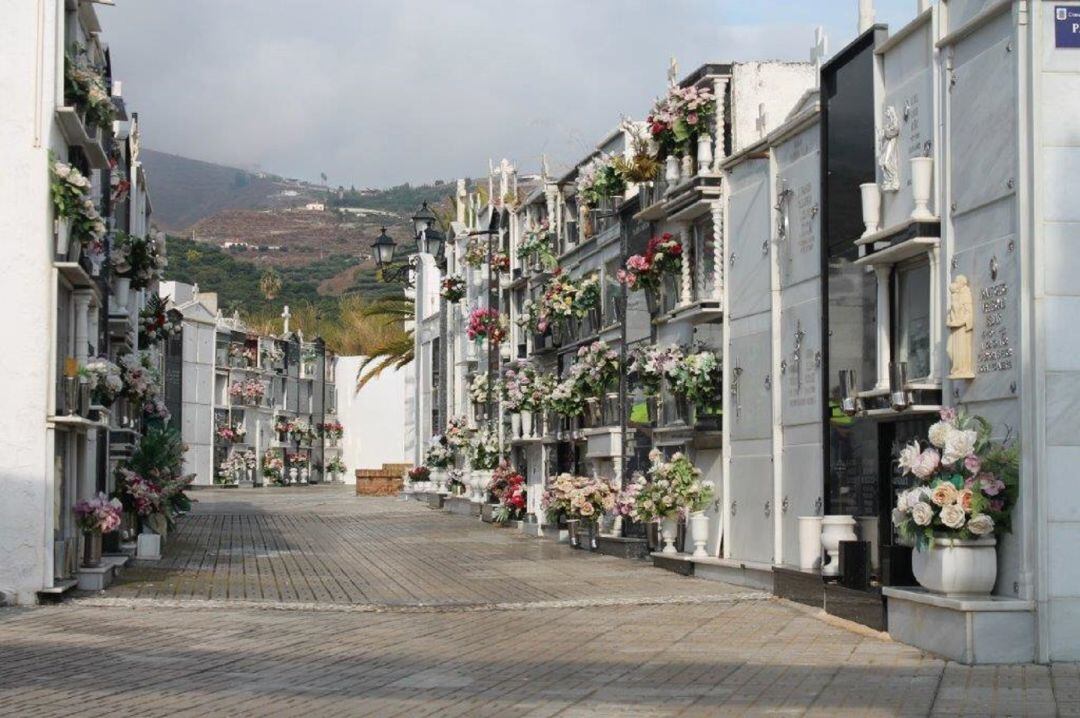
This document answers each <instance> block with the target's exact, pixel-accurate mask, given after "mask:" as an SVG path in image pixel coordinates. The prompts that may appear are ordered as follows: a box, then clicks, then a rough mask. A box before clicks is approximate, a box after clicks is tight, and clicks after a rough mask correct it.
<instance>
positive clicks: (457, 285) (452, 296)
mask: <svg viewBox="0 0 1080 718" xmlns="http://www.w3.org/2000/svg"><path fill="white" fill-rule="evenodd" d="M439 294H441V295H442V298H443V299H445V300H446V301H447V302H449V303H450V304H457V303H458V302H460V301H461V300H462V299H464V298H465V278H464V277H462V276H461V275H460V274H451V275H450V276H448V277H446V278H445V279H443V280H442V288H441V289H440V290H439Z"/></svg>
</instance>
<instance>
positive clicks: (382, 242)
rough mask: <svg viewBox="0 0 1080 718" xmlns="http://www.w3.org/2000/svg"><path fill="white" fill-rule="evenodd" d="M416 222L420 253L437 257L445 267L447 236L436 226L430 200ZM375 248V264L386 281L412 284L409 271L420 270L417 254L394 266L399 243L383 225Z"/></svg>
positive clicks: (414, 218)
mask: <svg viewBox="0 0 1080 718" xmlns="http://www.w3.org/2000/svg"><path fill="white" fill-rule="evenodd" d="M412 221H413V229H414V230H415V231H416V250H417V252H418V253H420V254H430V255H431V256H432V257H434V258H435V263H436V264H437V265H438V266H440V267H442V266H443V263H444V262H445V261H446V258H445V256H444V255H443V244H445V242H446V235H444V234H443V233H442V232H440V231H439V230H438V229H436V226H435V225H436V223H437V221H438V217H436V216H435V213H434V212H432V211H431V208H430V207H428V203H427V202H424V204H423V206H422V207H421V208H420V209H419V210H417V212H416V214H415V215H413V217H412ZM371 249H372V253H373V254H374V255H375V266H376V267H378V268H379V269H380V270H382V280H383V281H384V282H389V283H392V282H397V283H400V284H404V285H406V286H411V285H412V280H411V279H410V278H409V272H410V270H413V269H416V266H417V265H416V257H415V256H414V257H410V258H409V261H408V263H406V264H403V265H401V266H400V267H395V266H393V262H394V251H395V250H396V249H397V242H395V241H394V240H393V238H392V237H390V236H389V235H388V234H387V233H386V227H383V228H382V231H381V232H380V233H379V236H378V237H376V238H375V241H374V242H372V243H371Z"/></svg>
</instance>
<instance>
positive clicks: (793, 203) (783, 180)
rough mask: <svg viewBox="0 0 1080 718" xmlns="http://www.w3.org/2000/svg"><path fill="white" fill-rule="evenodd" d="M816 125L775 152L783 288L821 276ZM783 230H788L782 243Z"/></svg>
mask: <svg viewBox="0 0 1080 718" xmlns="http://www.w3.org/2000/svg"><path fill="white" fill-rule="evenodd" d="M819 147H820V128H819V127H818V126H817V125H814V126H813V127H810V128H809V129H807V130H805V131H804V132H801V133H799V134H798V135H796V136H795V137H793V138H791V139H790V140H789V141H787V142H785V143H783V144H781V145H779V146H778V147H777V148H776V161H777V171H778V175H777V186H776V194H777V197H776V202H775V204H776V207H777V210H776V211H777V214H778V215H780V216H779V217H778V220H777V224H778V227H777V232H776V234H777V237H778V239H779V241H778V242H777V247H778V251H779V255H780V256H779V259H778V261H779V264H780V285H781V287H788V286H790V285H793V284H797V283H798V282H802V281H805V280H807V279H810V278H814V277H818V276H820V275H821V254H820V247H821V242H820V239H819V238H820V236H821V229H820V228H821V151H820V149H819ZM781 227H784V228H786V231H784V232H783V237H782V239H781V238H780V235H781Z"/></svg>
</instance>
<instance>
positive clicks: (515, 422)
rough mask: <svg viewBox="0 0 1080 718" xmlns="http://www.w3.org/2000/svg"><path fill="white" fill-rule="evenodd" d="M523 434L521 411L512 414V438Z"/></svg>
mask: <svg viewBox="0 0 1080 718" xmlns="http://www.w3.org/2000/svg"><path fill="white" fill-rule="evenodd" d="M519 436H521V413H520V412H514V413H512V414H510V438H511V439H516V438H518V437H519Z"/></svg>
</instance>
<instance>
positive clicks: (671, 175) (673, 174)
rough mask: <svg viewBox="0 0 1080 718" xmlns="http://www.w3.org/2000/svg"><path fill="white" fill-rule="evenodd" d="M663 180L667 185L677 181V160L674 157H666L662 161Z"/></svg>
mask: <svg viewBox="0 0 1080 718" xmlns="http://www.w3.org/2000/svg"><path fill="white" fill-rule="evenodd" d="M664 179H665V180H666V181H667V183H668V184H674V183H675V182H678V181H679V158H678V157H676V156H675V155H668V156H667V157H666V158H665V159H664Z"/></svg>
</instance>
